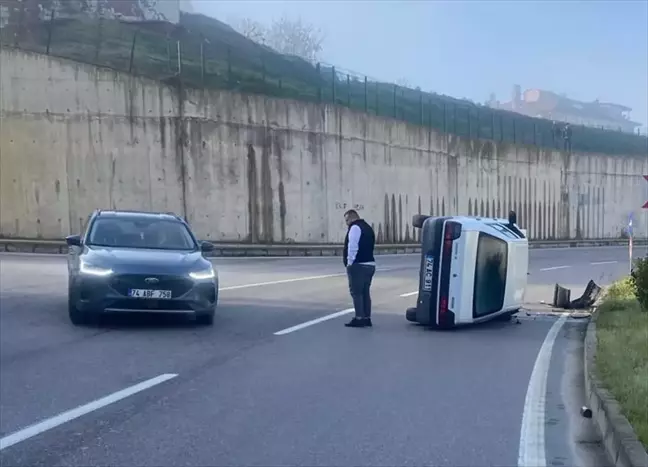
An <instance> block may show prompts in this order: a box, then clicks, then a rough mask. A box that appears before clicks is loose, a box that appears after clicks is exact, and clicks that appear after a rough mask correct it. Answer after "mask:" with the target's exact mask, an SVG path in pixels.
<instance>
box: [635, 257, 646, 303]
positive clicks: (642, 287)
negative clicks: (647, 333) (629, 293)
mask: <svg viewBox="0 0 648 467" xmlns="http://www.w3.org/2000/svg"><path fill="white" fill-rule="evenodd" d="M632 280H633V282H634V284H635V294H636V296H637V300H638V301H639V304H640V305H641V307H642V308H643V310H644V311H648V258H639V259H637V260H635V262H634V267H633V268H632Z"/></svg>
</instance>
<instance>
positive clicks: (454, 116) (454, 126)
mask: <svg viewBox="0 0 648 467" xmlns="http://www.w3.org/2000/svg"><path fill="white" fill-rule="evenodd" d="M452 107H453V108H452V130H453V131H452V132H453V133H454V134H455V135H456V134H457V104H452Z"/></svg>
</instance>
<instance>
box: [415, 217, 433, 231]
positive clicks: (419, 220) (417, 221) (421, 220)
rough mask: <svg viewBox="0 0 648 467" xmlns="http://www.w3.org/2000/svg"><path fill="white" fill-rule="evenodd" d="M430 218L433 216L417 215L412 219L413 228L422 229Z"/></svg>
mask: <svg viewBox="0 0 648 467" xmlns="http://www.w3.org/2000/svg"><path fill="white" fill-rule="evenodd" d="M430 217H431V216H427V215H425V214H416V215H415V216H414V217H412V227H415V228H417V229H422V228H423V223H424V222H425V221H426V220H427V219H428V218H430Z"/></svg>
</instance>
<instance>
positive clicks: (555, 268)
mask: <svg viewBox="0 0 648 467" xmlns="http://www.w3.org/2000/svg"><path fill="white" fill-rule="evenodd" d="M570 267H571V266H553V267H550V268H541V269H540V271H555V270H557V269H567V268H570Z"/></svg>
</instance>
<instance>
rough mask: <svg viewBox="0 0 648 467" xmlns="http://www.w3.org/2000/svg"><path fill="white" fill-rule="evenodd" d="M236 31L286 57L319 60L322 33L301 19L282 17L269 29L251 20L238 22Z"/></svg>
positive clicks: (322, 38) (322, 40)
mask: <svg viewBox="0 0 648 467" xmlns="http://www.w3.org/2000/svg"><path fill="white" fill-rule="evenodd" d="M238 30H239V32H240V33H241V34H243V35H244V36H245V37H247V38H249V39H251V40H253V41H255V42H258V43H260V44H263V45H267V46H268V47H270V48H272V49H274V50H276V51H277V52H279V53H282V54H286V55H296V56H297V57H301V58H303V59H304V60H308V61H311V62H314V61H317V60H318V59H319V54H320V52H321V51H322V44H323V42H324V34H323V33H322V31H321V30H320V29H318V28H316V27H315V26H313V25H312V24H308V23H304V22H303V21H302V20H301V18H297V19H294V20H293V19H290V18H288V17H286V16H282V17H281V18H280V19H279V20H277V21H275V22H274V23H272V24H271V25H270V26H269V27H266V26H265V25H263V24H261V23H259V22H257V21H254V20H251V19H245V20H243V21H241V22H240V24H239V26H238Z"/></svg>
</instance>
